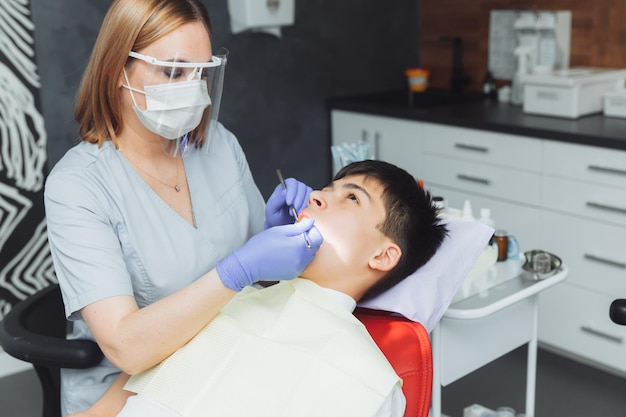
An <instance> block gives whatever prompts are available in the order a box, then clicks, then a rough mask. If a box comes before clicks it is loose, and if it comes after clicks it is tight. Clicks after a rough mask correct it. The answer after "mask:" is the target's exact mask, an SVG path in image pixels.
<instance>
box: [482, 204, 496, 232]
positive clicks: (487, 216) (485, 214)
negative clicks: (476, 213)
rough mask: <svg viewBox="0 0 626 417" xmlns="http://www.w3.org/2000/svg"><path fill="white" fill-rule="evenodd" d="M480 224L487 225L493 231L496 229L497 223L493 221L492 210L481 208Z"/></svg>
mask: <svg viewBox="0 0 626 417" xmlns="http://www.w3.org/2000/svg"><path fill="white" fill-rule="evenodd" d="M478 221H479V222H481V223H484V224H486V225H487V226H489V227H491V228H492V229H495V228H496V222H495V221H493V219H492V218H491V210H490V209H488V208H481V209H480V218H479V219H478Z"/></svg>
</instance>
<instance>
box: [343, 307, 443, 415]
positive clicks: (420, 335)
mask: <svg viewBox="0 0 626 417" xmlns="http://www.w3.org/2000/svg"><path fill="white" fill-rule="evenodd" d="M354 314H355V316H356V317H357V318H358V319H359V320H360V321H361V322H362V323H363V324H364V325H365V327H366V328H367V330H368V331H369V333H370V335H371V336H372V338H373V339H374V341H375V342H376V344H377V345H378V347H379V348H380V350H381V351H382V352H383V353H384V354H385V357H386V358H387V360H388V361H389V363H390V364H391V366H392V367H393V369H394V370H395V371H396V373H397V374H398V376H399V377H400V378H402V381H403V385H402V391H403V392H404V396H405V397H406V410H405V412H404V417H427V416H428V411H429V409H430V400H431V395H432V388H433V358H432V351H431V345H430V338H429V337H428V333H427V332H426V329H425V328H424V326H422V325H421V324H420V323H416V322H413V321H410V320H408V319H405V318H404V317H399V316H397V315H391V314H390V313H387V312H380V311H375V310H368V309H362V308H357V309H356V311H355V312H354Z"/></svg>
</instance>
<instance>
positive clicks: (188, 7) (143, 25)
mask: <svg viewBox="0 0 626 417" xmlns="http://www.w3.org/2000/svg"><path fill="white" fill-rule="evenodd" d="M197 21H199V22H202V23H203V24H204V26H205V27H206V30H207V33H208V34H209V38H210V37H211V22H210V20H209V15H208V13H207V11H206V9H205V7H204V6H203V5H202V4H201V3H200V1H199V0H115V1H114V2H113V4H112V5H111V8H110V9H109V11H108V12H107V14H106V16H105V18H104V22H103V23H102V27H101V28H100V33H99V34H98V38H97V39H96V43H95V45H94V48H93V51H92V53H91V57H90V58H89V62H88V64H87V68H86V69H85V73H84V74H83V79H82V81H81V83H80V87H79V89H78V94H77V96H76V104H75V106H74V118H75V119H76V121H77V122H78V125H79V130H78V132H79V135H80V137H81V139H82V140H83V141H87V142H90V143H97V144H98V145H102V143H103V142H105V141H107V140H109V139H110V140H112V141H113V143H114V144H115V145H116V146H117V134H119V132H120V130H121V128H122V126H121V124H122V121H121V117H120V107H121V104H120V97H119V93H118V81H119V79H120V77H121V75H122V70H123V68H124V66H125V65H126V63H127V61H128V59H129V58H128V53H129V52H130V51H131V50H133V51H139V50H141V49H143V48H145V47H147V46H148V45H150V44H152V43H153V42H156V41H157V40H159V39H161V38H162V37H163V36H165V35H167V34H169V33H170V32H172V31H173V30H175V29H176V28H178V27H180V26H182V25H184V24H186V23H190V22H197ZM209 113H210V111H209V109H207V111H205V114H204V116H203V118H202V121H201V122H200V125H199V126H198V127H197V128H196V129H194V131H193V132H192V133H191V134H190V136H191V137H192V138H196V139H197V140H202V137H203V132H204V131H205V129H206V125H207V123H208V118H209Z"/></svg>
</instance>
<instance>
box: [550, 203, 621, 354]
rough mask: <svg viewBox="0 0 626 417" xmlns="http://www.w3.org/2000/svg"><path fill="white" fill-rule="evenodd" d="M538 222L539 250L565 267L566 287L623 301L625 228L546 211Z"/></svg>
mask: <svg viewBox="0 0 626 417" xmlns="http://www.w3.org/2000/svg"><path fill="white" fill-rule="evenodd" d="M542 222H543V226H542V227H541V233H542V235H543V236H542V237H541V242H542V246H541V247H540V248H539V249H544V250H547V251H549V252H552V253H554V254H556V255H557V256H559V257H560V258H561V259H563V261H564V262H565V263H567V265H568V267H569V276H568V277H567V282H568V283H569V284H571V285H576V286H579V287H582V288H586V289H588V290H591V291H595V292H598V293H602V294H606V295H608V296H613V297H614V298H620V297H624V298H626V251H625V250H624V248H626V228H624V227H619V226H610V225H606V224H602V223H599V222H594V221H590V220H584V219H580V218H576V217H570V216H565V215H562V214H557V213H551V212H547V211H546V212H544V214H543V219H542ZM607 308H608V307H607ZM624 353H625V354H626V351H625V352H624Z"/></svg>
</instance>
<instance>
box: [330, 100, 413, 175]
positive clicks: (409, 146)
mask: <svg viewBox="0 0 626 417" xmlns="http://www.w3.org/2000/svg"><path fill="white" fill-rule="evenodd" d="M331 119H332V120H331V126H332V132H331V133H332V144H333V145H340V144H342V143H353V142H358V141H360V140H365V141H367V142H368V143H369V144H370V146H371V151H372V155H371V156H372V157H373V158H374V159H379V160H381V161H387V162H390V163H392V164H394V165H397V166H399V167H401V168H404V169H405V170H407V171H408V172H409V173H410V174H412V175H413V176H415V177H416V178H418V179H419V178H421V177H420V175H421V171H422V169H421V165H422V139H421V137H422V135H421V133H420V132H421V126H422V123H419V122H412V121H409V120H402V119H394V118H391V117H381V116H371V115H364V114H361V113H353V112H347V111H340V110H333V111H332V113H331ZM337 170H338V167H335V166H334V165H333V173H335V172H337Z"/></svg>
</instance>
